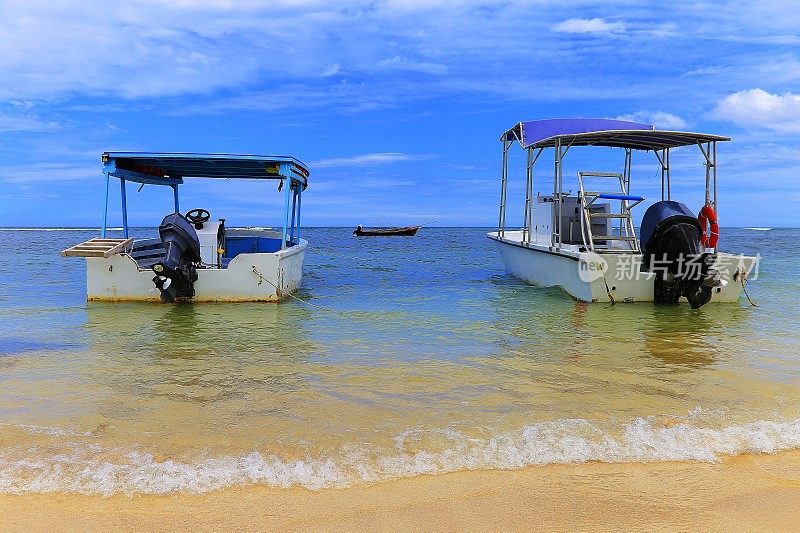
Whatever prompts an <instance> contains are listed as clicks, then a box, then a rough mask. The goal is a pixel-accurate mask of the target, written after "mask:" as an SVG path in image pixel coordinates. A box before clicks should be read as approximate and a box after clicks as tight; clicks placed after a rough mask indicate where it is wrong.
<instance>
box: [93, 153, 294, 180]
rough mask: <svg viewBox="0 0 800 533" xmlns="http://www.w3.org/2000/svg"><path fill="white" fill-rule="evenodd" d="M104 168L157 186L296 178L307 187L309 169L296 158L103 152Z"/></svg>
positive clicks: (110, 172)
mask: <svg viewBox="0 0 800 533" xmlns="http://www.w3.org/2000/svg"><path fill="white" fill-rule="evenodd" d="M103 163H104V169H105V170H106V171H107V172H108V173H109V174H110V175H112V176H115V177H118V178H122V179H125V180H127V181H135V182H139V183H150V184H156V185H175V184H178V183H183V178H244V179H284V178H293V179H295V180H298V181H300V182H302V183H303V185H304V187H305V186H307V185H308V175H309V171H308V167H306V166H305V165H304V164H303V163H301V162H300V161H298V160H297V159H295V158H293V157H286V156H263V155H234V154H190V153H149V152H104V153H103Z"/></svg>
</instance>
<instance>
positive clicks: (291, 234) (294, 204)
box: [289, 187, 297, 244]
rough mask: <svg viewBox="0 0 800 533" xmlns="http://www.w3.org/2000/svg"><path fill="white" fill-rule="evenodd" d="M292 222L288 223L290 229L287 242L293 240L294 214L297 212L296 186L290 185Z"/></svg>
mask: <svg viewBox="0 0 800 533" xmlns="http://www.w3.org/2000/svg"><path fill="white" fill-rule="evenodd" d="M292 189H293V191H292V223H291V224H290V225H289V227H290V228H291V231H290V233H289V243H290V244H291V243H293V242H294V226H295V216H296V212H297V187H292Z"/></svg>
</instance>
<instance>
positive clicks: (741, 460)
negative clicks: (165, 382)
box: [0, 451, 800, 532]
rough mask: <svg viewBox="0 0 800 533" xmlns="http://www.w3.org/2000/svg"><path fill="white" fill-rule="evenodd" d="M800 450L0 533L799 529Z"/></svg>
mask: <svg viewBox="0 0 800 533" xmlns="http://www.w3.org/2000/svg"><path fill="white" fill-rule="evenodd" d="M798 509H800V451H791V452H783V453H779V454H775V455H742V456H738V457H734V458H730V459H726V460H725V461H723V462H721V463H717V464H708V463H696V462H669V463H646V464H635V463H622V464H608V463H590V464H582V465H552V466H543V467H531V468H526V469H522V470H511V471H470V472H456V473H451V474H442V475H437V476H421V477H416V478H409V479H401V480H396V481H390V482H385V483H378V484H373V485H363V486H357V487H352V488H348V489H326V490H320V491H310V490H305V489H275V488H268V487H263V486H248V487H240V488H239V487H237V488H231V489H227V490H224V491H218V492H212V493H208V494H204V495H189V494H177V495H169V496H134V497H132V498H130V497H127V496H113V497H99V496H80V495H70V494H25V495H20V496H16V495H3V496H0V529H2V530H9V529H13V530H27V531H48V532H54V531H73V530H88V529H92V530H106V531H108V530H113V531H116V530H142V529H146V530H150V531H167V530H193V531H212V530H230V529H239V530H247V531H258V530H262V531H263V530H265V529H275V528H280V529H283V530H285V529H290V530H306V529H313V530H343V529H347V530H398V529H414V530H423V529H424V530H437V531H444V530H453V529H460V530H465V529H473V530H474V529H481V530H523V529H525V530H575V529H592V530H609V529H625V530H653V529H666V530H675V529H695V530H700V529H702V530H706V531H709V530H716V531H731V530H736V531H765V530H771V531H791V530H794V531H796V530H800V513H798V512H797V510H798Z"/></svg>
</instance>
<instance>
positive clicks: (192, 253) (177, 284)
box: [151, 213, 200, 303]
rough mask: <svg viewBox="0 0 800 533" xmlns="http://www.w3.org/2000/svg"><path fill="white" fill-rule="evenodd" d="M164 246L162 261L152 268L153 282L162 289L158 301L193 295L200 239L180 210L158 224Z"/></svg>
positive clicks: (168, 300)
mask: <svg viewBox="0 0 800 533" xmlns="http://www.w3.org/2000/svg"><path fill="white" fill-rule="evenodd" d="M158 234H159V235H160V236H161V243H162V244H163V245H164V250H165V254H164V260H163V261H161V262H159V263H156V264H154V265H153V266H152V267H151V268H152V269H153V272H154V273H155V277H154V278H153V283H155V285H156V287H157V288H158V290H160V291H161V301H162V302H167V303H171V302H174V301H175V298H191V297H192V296H194V282H195V281H197V270H196V266H197V263H199V262H200V241H199V240H198V238H197V232H196V231H195V229H194V227H192V224H191V223H190V222H189V221H188V220H186V218H184V216H183V215H181V214H180V213H173V214H171V215H167V216H165V217H164V220H162V221H161V225H160V226H158Z"/></svg>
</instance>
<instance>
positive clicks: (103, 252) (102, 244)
mask: <svg viewBox="0 0 800 533" xmlns="http://www.w3.org/2000/svg"><path fill="white" fill-rule="evenodd" d="M131 243H133V238H129V239H102V238H94V239H89V240H88V241H85V242H82V243H80V244H76V245H75V246H72V247H70V248H67V249H66V250H64V251H63V252H61V255H62V256H64V257H111V256H112V255H114V254H118V253H121V252H124V251H126V249H127V248H128V247H129V246H130V244H131Z"/></svg>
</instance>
